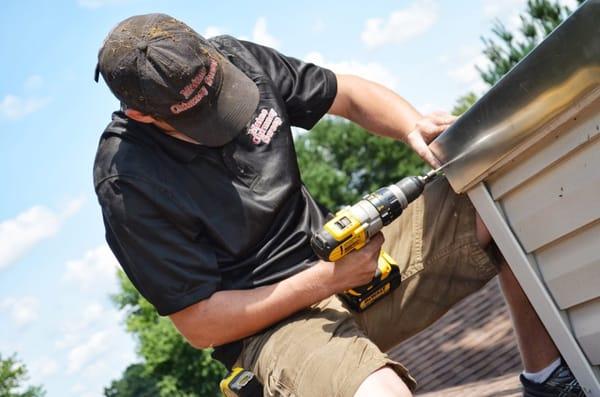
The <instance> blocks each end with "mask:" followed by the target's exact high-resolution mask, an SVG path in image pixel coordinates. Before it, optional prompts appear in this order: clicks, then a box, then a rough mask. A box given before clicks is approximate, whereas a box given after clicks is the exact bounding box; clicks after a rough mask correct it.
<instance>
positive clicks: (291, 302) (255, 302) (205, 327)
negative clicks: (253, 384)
mask: <svg viewBox="0 0 600 397" xmlns="http://www.w3.org/2000/svg"><path fill="white" fill-rule="evenodd" d="M321 271H322V269H321V268H320V267H317V266H315V267H312V268H310V269H307V270H305V271H303V272H301V273H298V274H296V275H295V276H292V277H290V278H288V279H285V280H283V281H281V282H279V283H276V284H272V285H267V286H264V287H258V288H254V289H250V290H231V291H218V292H216V293H214V294H213V295H212V296H211V297H210V298H209V299H206V300H204V301H202V302H199V303H198V304H195V305H192V306H190V307H188V308H187V309H184V310H182V311H181V312H178V313H175V314H174V315H172V316H171V319H172V320H173V322H174V324H175V325H176V326H177V328H178V329H179V331H180V332H181V333H182V334H183V335H184V336H185V337H186V338H187V339H188V341H189V342H190V343H191V344H192V345H193V346H195V347H197V348H203V347H209V346H218V345H222V344H225V343H229V342H232V341H235V340H238V339H242V338H245V337H247V336H250V335H252V334H255V333H256V332H258V331H260V330H262V329H264V328H266V327H268V326H270V325H272V324H274V323H276V322H278V321H280V320H282V319H284V318H285V317H288V316H290V315H291V314H294V313H295V312H297V311H299V310H301V309H303V308H306V307H308V306H310V305H312V304H314V303H316V302H318V301H320V300H322V299H325V298H327V297H328V296H331V295H332V294H333V291H332V288H331V286H329V285H327V283H324V282H321V278H322V277H321V275H320V274H319V272H321Z"/></svg>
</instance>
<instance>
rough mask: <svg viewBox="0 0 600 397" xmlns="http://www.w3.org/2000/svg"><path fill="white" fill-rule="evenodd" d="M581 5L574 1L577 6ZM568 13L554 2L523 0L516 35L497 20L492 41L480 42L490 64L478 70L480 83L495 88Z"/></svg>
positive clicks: (547, 0) (564, 7) (566, 8)
mask: <svg viewBox="0 0 600 397" xmlns="http://www.w3.org/2000/svg"><path fill="white" fill-rule="evenodd" d="M583 1H584V0H578V2H579V3H580V4H581V3H583ZM572 11H573V10H571V9H569V8H568V7H566V6H563V5H561V4H559V3H558V2H557V1H551V0H527V5H526V8H525V12H523V13H521V14H520V15H519V18H520V20H521V22H520V26H519V28H518V29H517V31H516V32H510V31H509V30H508V29H507V28H506V26H505V25H504V24H503V23H502V22H500V21H498V20H497V21H496V22H495V23H494V26H493V28H492V38H486V37H483V38H482V40H483V43H484V46H485V48H484V50H483V53H484V54H485V56H486V57H487V58H488V60H489V61H490V65H489V66H487V67H485V68H479V67H478V70H479V74H480V75H481V78H482V79H483V81H485V82H486V83H488V84H489V85H490V86H492V85H494V84H496V82H497V81H498V80H500V79H501V78H502V76H504V75H505V74H506V73H507V72H508V71H509V70H510V69H511V68H512V67H513V66H514V65H516V64H517V63H518V62H519V61H520V60H521V59H523V58H524V57H525V56H526V55H527V54H529V53H530V52H531V50H533V49H534V48H535V46H536V45H538V44H539V43H540V42H541V41H542V40H543V39H544V37H546V36H547V35H548V34H549V33H550V32H552V30H554V28H556V27H557V26H558V25H559V24H560V23H561V22H562V21H563V20H564V19H565V18H566V17H567V16H569V14H570V13H571V12H572Z"/></svg>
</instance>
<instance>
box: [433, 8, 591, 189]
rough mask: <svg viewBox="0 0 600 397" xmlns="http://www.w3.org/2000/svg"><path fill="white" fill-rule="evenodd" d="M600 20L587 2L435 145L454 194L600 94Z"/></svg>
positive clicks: (476, 180) (441, 136)
mask: <svg viewBox="0 0 600 397" xmlns="http://www.w3.org/2000/svg"><path fill="white" fill-rule="evenodd" d="M598 21H600V0H588V1H587V2H586V3H584V4H583V5H582V6H581V7H580V8H579V9H578V10H577V11H576V12H575V13H573V15H571V16H570V17H569V18H568V19H567V20H565V21H564V22H563V23H562V24H561V25H560V26H559V27H558V28H557V29H556V30H555V31H554V32H552V33H551V34H550V35H549V36H548V37H547V38H546V39H545V40H544V41H543V42H542V43H540V45H538V46H537V47H536V48H535V49H534V50H533V51H532V52H531V53H530V54H529V55H528V56H527V57H525V58H524V59H523V60H522V61H521V62H520V63H519V64H518V65H516V66H515V67H514V68H513V69H512V70H511V71H510V72H509V73H508V74H507V75H506V76H505V77H504V78H503V79H502V80H500V81H499V82H498V83H497V84H496V85H495V86H494V87H492V88H491V89H490V90H489V91H488V93H487V94H486V95H484V96H483V97H482V98H481V99H480V100H479V101H478V102H477V103H476V104H475V105H473V107H471V109H469V110H468V111H467V112H466V113H465V114H464V115H463V116H462V117H460V118H459V119H458V120H457V121H456V123H454V124H453V125H452V126H451V127H450V128H448V130H446V131H445V132H444V133H443V134H441V135H440V136H439V137H438V138H437V139H436V140H435V141H434V142H433V143H432V144H431V146H430V147H431V150H432V151H433V153H434V154H435V155H436V156H437V157H438V158H439V159H440V161H441V162H442V164H446V171H445V172H446V176H447V177H448V180H449V181H450V184H451V185H452V187H453V188H454V190H456V191H457V192H463V191H465V189H467V188H468V187H469V186H472V185H473V184H474V183H476V182H478V181H479V180H480V179H481V178H482V177H483V176H485V174H486V172H488V171H489V170H490V168H492V167H493V166H494V165H495V164H497V163H498V162H499V161H501V160H502V159H503V158H505V157H506V156H507V155H508V154H510V153H511V152H512V151H514V150H515V149H516V148H518V147H519V145H521V144H523V142H525V141H527V140H528V139H529V138H530V137H532V136H533V135H535V134H536V132H537V131H538V130H540V128H542V127H543V126H544V125H546V124H547V123H549V122H551V121H552V120H553V119H554V118H556V117H557V116H558V115H560V114H561V113H563V112H564V111H565V110H566V109H568V108H569V107H572V106H573V104H574V103H577V102H578V101H581V100H583V98H585V97H586V96H589V95H591V94H592V93H594V92H597V91H598V90H599V89H600V23H598Z"/></svg>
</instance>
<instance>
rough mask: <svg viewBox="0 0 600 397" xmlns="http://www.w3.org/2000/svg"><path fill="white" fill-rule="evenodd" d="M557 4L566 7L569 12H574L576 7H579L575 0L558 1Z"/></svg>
mask: <svg viewBox="0 0 600 397" xmlns="http://www.w3.org/2000/svg"><path fill="white" fill-rule="evenodd" d="M558 3H559V4H560V5H563V6H566V7H568V8H569V9H571V10H575V9H576V8H577V7H579V3H578V2H577V0H558Z"/></svg>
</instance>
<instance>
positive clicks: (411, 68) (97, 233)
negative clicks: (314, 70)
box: [0, 0, 573, 397]
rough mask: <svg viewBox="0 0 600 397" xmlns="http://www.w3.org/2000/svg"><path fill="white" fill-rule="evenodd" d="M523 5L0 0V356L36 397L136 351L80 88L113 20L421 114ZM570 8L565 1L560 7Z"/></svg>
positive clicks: (441, 101) (104, 378)
mask: <svg viewBox="0 0 600 397" xmlns="http://www.w3.org/2000/svg"><path fill="white" fill-rule="evenodd" d="M524 2H525V1H524V0H470V1H467V0H460V1H442V0H410V1H383V0H382V1H377V2H369V3H365V2H363V1H344V2H342V1H329V0H320V1H304V2H287V1H262V2H260V3H253V2H241V1H220V2H206V1H191V0H190V1H184V0H173V1H166V0H165V1H151V0H70V1H51V2H50V1H39V2H26V1H16V0H14V1H10V0H9V1H6V2H3V10H2V13H1V15H0V37H1V39H0V54H2V55H1V57H2V63H1V64H0V154H1V155H0V181H2V184H3V186H4V187H3V189H2V191H3V194H2V195H0V353H1V354H2V356H3V357H5V356H7V355H10V354H12V353H17V354H18V355H19V358H20V359H21V360H22V361H23V362H24V363H25V364H26V365H27V366H28V368H29V370H30V375H31V381H32V382H33V383H37V384H43V385H44V387H45V388H46V390H47V391H48V396H49V397H58V396H60V397H70V396H100V395H102V388H103V387H104V386H106V385H108V384H109V383H110V380H111V379H114V378H117V377H118V376H119V375H120V374H121V372H122V370H123V369H124V368H125V367H126V366H127V365H128V364H130V363H132V362H134V361H135V360H136V356H135V346H134V343H133V341H132V339H131V337H130V336H129V335H127V334H126V333H125V332H124V331H123V328H124V327H123V324H122V320H123V319H122V315H121V314H120V313H118V312H117V311H116V310H115V309H114V307H113V306H112V304H111V303H110V301H109V299H108V295H109V294H111V293H114V292H116V291H117V286H116V278H115V271H116V269H117V267H118V265H117V263H116V261H115V259H114V257H113V256H112V254H111V253H110V251H109V249H108V248H107V247H106V244H105V242H104V229H103V226H102V221H101V216H100V210H99V207H98V205H97V202H96V198H95V195H94V191H93V186H92V163H93V159H94V154H95V150H96V145H97V142H98V139H99V136H100V133H101V132H102V130H103V128H104V126H105V125H106V124H107V122H108V121H109V118H110V114H111V112H112V111H113V110H114V109H116V107H117V101H116V100H115V99H113V98H112V96H111V94H110V92H109V91H108V89H107V88H106V86H105V85H104V84H103V83H102V82H101V83H100V84H96V83H94V81H93V73H94V67H95V59H96V55H97V51H98V48H99V46H100V45H101V43H102V40H103V39H104V37H105V36H106V34H107V32H108V31H109V30H110V28H111V27H113V26H114V25H115V24H116V23H117V22H119V21H120V20H122V19H124V18H126V17H128V16H131V15H134V14H141V13H148V12H165V13H168V14H171V15H173V16H175V17H176V18H179V19H181V20H183V21H184V22H186V23H187V24H189V25H190V26H192V27H193V28H194V29H195V30H197V31H198V32H199V33H201V34H205V35H207V36H212V35H215V34H221V33H227V34H231V35H234V36H238V37H243V38H246V39H249V40H254V41H257V42H260V43H262V44H266V45H270V46H273V47H275V48H277V49H279V50H280V51H282V52H284V53H286V54H288V55H292V56H295V57H298V58H302V59H305V60H310V61H313V62H316V63H320V64H322V65H323V66H327V67H329V68H332V69H333V70H334V71H337V72H340V73H354V74H359V75H362V76H363V77H366V78H370V79H373V80H376V81H378V82H380V83H382V84H385V85H387V86H389V87H390V88H392V89H394V90H395V91H397V92H398V93H399V94H400V95H402V96H404V97H405V98H406V99H408V100H409V101H410V102H412V103H413V104H414V105H415V106H416V107H417V108H418V109H419V110H421V111H422V112H429V111H432V110H437V109H442V110H449V109H451V107H452V105H453V103H454V101H455V100H456V98H457V97H459V96H460V95H462V94H464V93H466V92H467V91H469V90H475V91H477V92H482V91H483V90H484V89H485V86H484V85H483V84H482V83H481V82H480V81H479V79H478V75H477V72H476V70H475V68H474V65H475V64H479V65H483V64H484V58H483V57H482V55H481V48H482V46H481V41H480V36H481V35H489V32H490V27H491V24H492V23H491V21H492V20H493V19H494V18H500V19H501V20H503V21H504V22H506V23H507V24H508V25H509V26H514V25H515V23H516V21H518V18H517V13H518V12H519V11H521V10H522V9H523V7H524ZM564 2H565V3H566V4H572V3H573V1H567V0H565V1H564Z"/></svg>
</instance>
